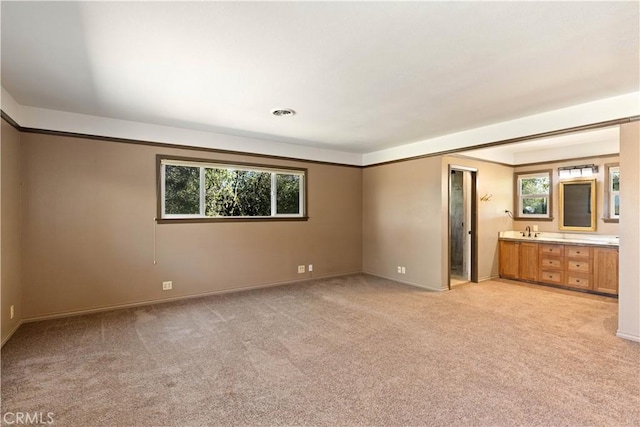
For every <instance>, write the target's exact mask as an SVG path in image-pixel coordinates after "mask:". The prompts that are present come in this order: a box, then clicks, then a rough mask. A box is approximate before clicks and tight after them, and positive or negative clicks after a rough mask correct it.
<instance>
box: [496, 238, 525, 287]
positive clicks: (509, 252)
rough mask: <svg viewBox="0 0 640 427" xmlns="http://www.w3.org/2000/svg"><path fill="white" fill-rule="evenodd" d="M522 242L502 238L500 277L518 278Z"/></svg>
mask: <svg viewBox="0 0 640 427" xmlns="http://www.w3.org/2000/svg"><path fill="white" fill-rule="evenodd" d="M519 249H520V243H518V242H509V241H505V240H500V259H499V265H500V277H506V278H509V279H517V278H518V264H519V263H518V258H519V257H520V251H519Z"/></svg>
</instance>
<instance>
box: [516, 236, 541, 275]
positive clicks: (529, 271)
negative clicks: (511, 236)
mask: <svg viewBox="0 0 640 427" xmlns="http://www.w3.org/2000/svg"><path fill="white" fill-rule="evenodd" d="M518 255H519V260H518V278H519V279H522V280H532V281H534V282H536V281H537V280H538V244H537V243H529V242H523V243H520V250H519V251H518Z"/></svg>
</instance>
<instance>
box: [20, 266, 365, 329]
mask: <svg viewBox="0 0 640 427" xmlns="http://www.w3.org/2000/svg"><path fill="white" fill-rule="evenodd" d="M360 273H362V272H361V271H353V272H348V273H338V274H328V275H326V276H314V277H305V278H303V279H295V280H286V281H282V282H272V283H263V284H259V285H251V286H243V287H240V288H231V289H222V290H217V291H210V292H201V293H197V294H189V295H181V296H177V297H170V298H157V299H152V300H145V301H137V302H132V303H126V304H114V305H106V306H101V307H94V308H88V309H84V310H73V311H64V312H59V313H50V314H44V315H41V316H33V317H25V318H23V319H22V323H31V322H39V321H42V320H52V319H60V318H65V317H74V316H82V315H85V314H93V313H102V312H106V311H114V310H121V309H124V308H133V307H143V306H146V305H153V304H163V303H167V302H173V301H181V300H187V299H192V298H202V297H206V296H210V295H219V294H228V293H232V292H242V291H250V290H253V289H262V288H271V287H274V286H283V285H291V284H294V283H303V282H308V281H311V280H318V279H330V278H332V277H340V276H349V275H352V274H360Z"/></svg>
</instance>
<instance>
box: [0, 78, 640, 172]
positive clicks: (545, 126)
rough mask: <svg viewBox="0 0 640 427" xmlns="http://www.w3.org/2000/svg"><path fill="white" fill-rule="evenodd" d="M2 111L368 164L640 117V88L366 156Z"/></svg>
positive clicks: (25, 121)
mask: <svg viewBox="0 0 640 427" xmlns="http://www.w3.org/2000/svg"><path fill="white" fill-rule="evenodd" d="M2 110H3V111H5V113H7V114H8V115H9V116H10V117H11V118H12V119H13V120H15V121H16V123H18V125H20V126H22V127H25V128H34V129H44V130H52V131H59V132H71V133H79V134H87V135H96V136H104V137H112V138H124V139H133V140H140V141H149V142H156V143H164V144H172V145H175V146H177V147H180V146H189V147H201V148H209V149H219V150H230V151H238V152H243V153H248V154H263V155H270V156H281V157H288V158H294V159H300V160H311V161H320V162H330V163H339V164H345V165H354V166H369V165H374V164H378V163H384V162H388V161H394V160H401V159H406V158H411V157H416V156H423V155H428V154H434V153H439V152H443V151H447V150H453V149H465V148H472V147H474V146H477V145H480V144H485V143H490V142H495V141H501V140H506V139H511V138H518V137H524V136H529V135H534V134H540V133H544V132H550V131H554V130H559V129H566V128H571V127H576V126H583V125H589V124H593V123H598V122H605V121H608V120H615V119H619V118H623V117H632V116H637V115H640V92H633V93H629V94H626V95H621V96H616V97H612V98H607V99H602V100H599V101H595V102H590V103H586V104H580V105H576V106H573V107H568V108H563V109H560V110H554V111H549V112H546V113H542V114H536V115H533V116H527V117H523V118H520V119H516V120H510V121H506V122H501V123H496V124H493V125H490V126H484V127H480V128H475V129H471V130H468V131H464V132H458V133H454V134H449V135H445V136H442V137H438V138H432V139H428V140H425V141H420V142H416V143H411V144H406V145H401V146H398V147H394V148H390V149H386V150H382V151H376V152H371V153H365V154H358V153H350V152H344V151H338V150H327V149H322V148H315V147H309V146H302V145H296V144H290V143H284V142H278V141H272V140H266V139H258V138H250V137H242V136H235V135H228V134H220V133H213V132H204V131H197V130H191V129H185V128H178V127H170V126H160V125H154V124H148V123H140V122H133V121H127V120H118V119H110V118H105V117H97V116H90V115H86V114H76V113H68V112H64V111H57V110H48V109H43V108H36V107H29V106H24V105H19V104H18V103H17V102H16V101H15V99H13V97H12V96H11V95H10V94H9V93H8V92H7V91H6V90H5V89H4V88H2Z"/></svg>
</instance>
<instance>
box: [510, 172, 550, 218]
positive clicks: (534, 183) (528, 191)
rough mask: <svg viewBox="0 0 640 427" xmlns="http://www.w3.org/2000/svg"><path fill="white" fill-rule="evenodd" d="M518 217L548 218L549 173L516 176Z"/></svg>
mask: <svg viewBox="0 0 640 427" xmlns="http://www.w3.org/2000/svg"><path fill="white" fill-rule="evenodd" d="M516 182H517V185H518V188H517V191H518V209H517V211H518V216H519V217H528V216H530V217H536V218H540V217H549V216H550V212H549V211H550V209H549V200H550V198H551V173H550V172H535V173H529V174H519V175H518V176H517V181H516Z"/></svg>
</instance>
